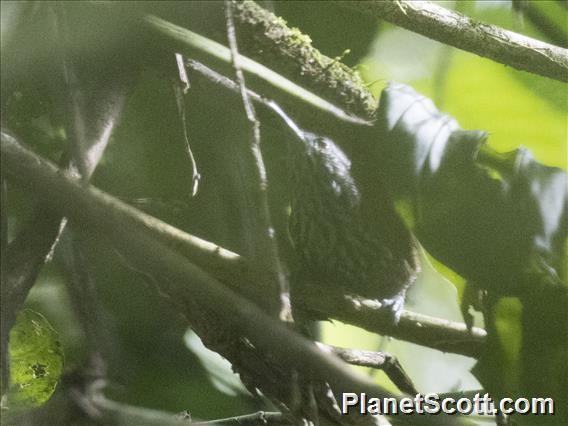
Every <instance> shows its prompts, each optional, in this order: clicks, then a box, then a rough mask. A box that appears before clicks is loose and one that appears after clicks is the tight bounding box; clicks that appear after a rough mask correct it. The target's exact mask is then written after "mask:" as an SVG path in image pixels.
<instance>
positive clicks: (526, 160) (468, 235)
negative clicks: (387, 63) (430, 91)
mask: <svg viewBox="0 0 568 426" xmlns="http://www.w3.org/2000/svg"><path fill="white" fill-rule="evenodd" d="M379 111H380V113H379V121H378V128H379V132H380V134H379V137H380V139H379V140H381V142H382V143H381V145H380V146H379V150H380V155H381V160H383V163H382V164H383V165H384V168H385V170H384V173H385V179H387V180H390V182H389V183H390V187H391V188H393V190H395V191H396V193H395V194H394V195H395V198H397V201H398V203H399V204H404V205H405V206H406V213H407V215H408V214H410V216H411V218H410V220H408V221H407V222H408V223H410V224H412V225H413V228H414V231H415V233H416V235H417V236H418V238H419V240H420V242H421V243H422V244H423V246H424V247H425V248H426V250H428V251H429V253H430V254H431V255H432V256H434V257H435V258H436V259H437V260H438V261H439V262H441V263H443V264H444V265H445V266H446V267H449V268H451V269H452V270H453V271H455V272H456V273H458V274H459V275H460V276H461V277H464V278H465V279H466V280H468V281H470V282H474V283H475V284H476V285H477V286H478V287H479V288H481V289H483V290H485V291H486V292H487V293H488V297H486V298H485V302H486V303H485V304H484V311H485V315H486V316H485V321H486V327H487V331H488V341H487V346H486V351H485V353H484V354H483V356H482V357H481V359H480V361H479V364H478V365H477V366H476V368H475V371H474V373H475V374H476V376H477V377H478V379H479V380H480V381H481V383H482V384H483V386H484V387H485V388H486V389H487V391H489V392H490V393H492V394H493V395H494V396H495V397H515V396H525V397H526V396H530V397H533V396H534V397H552V398H554V399H555V401H556V404H557V414H558V415H557V416H556V421H557V420H558V418H563V419H565V418H566V416H567V414H568V409H567V408H568V404H567V400H566V395H568V379H567V377H568V374H567V373H568V371H567V367H566V366H567V365H568V316H567V315H566V312H567V311H568V286H567V285H566V282H563V281H562V278H563V277H564V278H565V276H566V264H565V259H566V240H567V233H568V208H567V207H568V179H567V176H566V172H564V171H563V170H561V169H559V168H555V167H548V166H545V165H543V164H541V163H539V162H537V161H536V160H535V159H534V158H533V156H532V154H531V153H530V152H529V151H528V150H526V149H524V148H518V149H516V150H515V151H512V152H508V153H504V154H501V153H497V152H495V151H493V150H492V149H490V148H488V147H487V146H485V142H486V138H487V136H486V134H485V133H484V132H481V131H464V130H462V129H461V128H460V127H459V125H458V123H457V122H456V121H455V120H454V119H453V118H452V117H450V116H448V115H445V114H442V113H440V112H439V111H438V110H437V109H436V108H435V106H434V104H433V103H432V101H431V100H430V99H428V98H426V97H424V96H422V95H420V94H418V93H416V92H415V91H414V90H413V89H411V88H410V87H408V86H404V85H401V84H391V85H389V86H388V87H387V88H386V89H385V90H384V92H383V94H382V97H381V107H380V110H379ZM540 420H542V419H540ZM545 420H546V419H545Z"/></svg>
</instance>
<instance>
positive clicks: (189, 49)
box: [143, 15, 372, 125]
mask: <svg viewBox="0 0 568 426" xmlns="http://www.w3.org/2000/svg"><path fill="white" fill-rule="evenodd" d="M143 23H144V24H145V25H146V27H147V28H148V29H149V31H150V32H151V33H154V34H157V35H159V36H161V37H163V38H165V39H166V40H167V41H169V43H170V44H172V45H175V47H176V49H178V50H180V51H183V53H184V54H186V56H188V57H193V58H197V59H200V58H205V59H207V61H208V62H209V61H218V62H221V63H223V64H230V63H231V52H230V50H229V49H227V48H226V47H225V46H223V45H222V44H220V43H217V42H215V41H213V40H211V39H208V38H207V37H203V36H202V35H199V34H197V33H194V32H193V31H190V30H188V29H186V28H183V27H180V26H178V25H175V24H173V23H171V22H169V21H166V20H164V19H162V18H159V17H157V16H154V15H148V16H145V17H144V18H143ZM239 58H240V65H241V68H242V69H243V70H244V71H246V72H247V74H249V75H252V76H254V77H255V78H256V79H257V80H261V81H264V82H265V83H268V84H269V85H270V86H272V87H273V88H276V89H277V90H278V91H279V93H281V94H282V95H285V96H288V97H289V98H290V99H292V100H294V101H295V102H296V105H297V104H298V102H301V103H303V104H306V105H309V106H310V107H313V110H314V111H317V112H319V113H321V114H322V116H323V117H325V118H326V119H327V118H329V117H330V116H332V117H334V118H336V119H337V120H339V121H342V122H344V123H349V124H355V125H369V121H368V120H365V119H362V118H360V117H357V116H354V115H353V114H349V113H347V112H346V111H345V110H343V109H342V108H339V107H338V106H336V105H334V104H332V103H331V102H328V101H326V100H325V99H322V98H321V97H319V96H317V95H316V94H314V93H312V92H310V91H308V90H306V89H304V88H303V87H301V86H299V85H297V84H295V83H293V82H292V81H290V80H288V79H286V78H284V77H283V76H281V75H280V74H278V73H276V72H274V71H272V70H271V69H270V68H268V67H266V66H264V65H262V64H260V63H258V62H256V61H253V60H252V59H250V58H247V57H246V56H243V55H240V56H239ZM369 115H372V112H369Z"/></svg>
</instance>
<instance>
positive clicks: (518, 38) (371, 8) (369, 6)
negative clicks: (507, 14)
mask: <svg viewBox="0 0 568 426" xmlns="http://www.w3.org/2000/svg"><path fill="white" fill-rule="evenodd" d="M341 4H342V5H345V6H346V7H350V8H354V9H357V10H360V11H361V12H363V13H365V14H367V15H369V16H372V17H374V18H380V19H383V20H385V21H387V22H390V23H392V24H395V25H398V26H400V27H403V28H406V29H407V30H410V31H413V32H415V33H418V34H421V35H423V36H425V37H428V38H431V39H433V40H436V41H439V42H441V43H444V44H448V45H450V46H454V47H457V48H458V49H462V50H465V51H467V52H471V53H475V54H476V55H479V56H483V57H484V58H488V59H491V60H493V61H495V62H499V63H500V64H503V65H507V66H510V67H513V68H516V69H518V70H522V71H528V72H530V73H533V74H537V75H541V76H544V77H548V78H552V79H554V80H559V81H564V82H568V50H567V49H563V48H561V47H557V46H554V45H552V44H548V43H545V42H542V41H539V40H535V39H532V38H530V37H527V36H524V35H522V34H518V33H515V32H513V31H508V30H505V29H503V28H500V27H498V26H496V25H490V24H485V23H482V22H479V21H476V20H474V19H471V18H469V17H467V16H465V15H462V14H460V13H457V12H454V11H451V10H448V9H445V8H443V7H441V6H438V5H437V4H433V3H430V2H427V1H420V2H411V1H403V0H396V1H376V0H374V1H357V2H341Z"/></svg>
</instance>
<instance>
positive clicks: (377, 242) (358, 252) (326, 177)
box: [289, 132, 420, 324]
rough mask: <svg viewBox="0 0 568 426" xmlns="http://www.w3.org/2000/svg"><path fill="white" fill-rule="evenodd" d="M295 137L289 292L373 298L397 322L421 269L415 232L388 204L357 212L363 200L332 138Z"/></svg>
mask: <svg viewBox="0 0 568 426" xmlns="http://www.w3.org/2000/svg"><path fill="white" fill-rule="evenodd" d="M301 142H302V143H301V144H300V146H299V147H298V145H297V144H296V145H295V146H294V147H293V149H292V161H291V168H292V177H291V187H292V194H291V214H290V219H289V232H290V237H291V239H292V242H293V245H294V248H295V252H296V255H297V257H298V261H299V268H300V271H299V272H298V273H297V274H296V275H297V276H299V277H301V280H300V281H301V282H295V280H294V279H293V280H292V294H294V286H296V285H310V286H313V287H314V288H317V289H318V290H319V289H320V288H321V290H324V291H333V292H340V293H341V294H345V295H351V296H355V297H356V296H359V297H363V298H368V299H376V300H379V301H380V302H381V304H382V305H383V306H384V307H385V309H388V311H389V313H390V314H391V315H392V319H393V322H394V324H397V323H398V321H399V319H400V314H401V312H402V308H403V306H404V301H405V297H406V291H407V289H408V287H409V286H410V285H411V284H412V283H413V282H414V281H415V279H416V275H417V273H418V271H419V269H420V267H419V262H418V256H417V248H416V242H415V239H414V237H413V236H412V234H411V233H410V232H409V231H408V229H407V228H406V227H405V226H404V224H403V222H402V220H401V219H400V217H399V216H398V215H397V214H396V212H395V210H394V204H393V203H392V202H389V203H388V204H387V205H381V209H380V210H381V211H380V212H374V213H372V214H368V212H363V209H364V208H367V207H368V205H366V204H365V203H364V201H365V200H364V199H363V195H362V194H361V192H360V189H359V187H358V185H357V182H356V181H355V179H354V178H353V176H352V173H351V161H350V160H349V158H348V157H347V156H346V155H345V153H344V152H343V151H342V150H341V149H340V148H339V147H338V146H337V145H336V144H335V143H334V142H333V141H332V140H331V139H329V138H326V137H322V136H318V135H315V134H313V133H308V132H304V137H303V138H302V141H301ZM387 199H388V198H387ZM383 204H385V203H383Z"/></svg>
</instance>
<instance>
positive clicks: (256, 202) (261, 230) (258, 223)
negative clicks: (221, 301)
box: [225, 0, 289, 318]
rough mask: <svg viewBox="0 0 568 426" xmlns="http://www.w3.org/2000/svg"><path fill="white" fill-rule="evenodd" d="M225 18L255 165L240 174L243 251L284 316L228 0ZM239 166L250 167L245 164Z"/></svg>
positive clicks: (255, 134) (252, 117)
mask: <svg viewBox="0 0 568 426" xmlns="http://www.w3.org/2000/svg"><path fill="white" fill-rule="evenodd" d="M225 19H226V21H227V39H228V42H229V47H230V51H231V62H232V64H233V68H234V70H235V76H236V78H237V82H238V85H239V92H240V95H241V99H242V103H243V108H244V112H245V115H246V118H247V121H248V132H249V146H248V147H247V148H248V149H246V150H245V152H246V153H247V154H248V155H247V154H245V156H247V157H249V158H250V160H251V162H252V163H253V164H254V166H255V170H250V171H249V172H248V173H247V172H246V171H244V174H245V175H247V176H246V177H245V179H244V180H251V181H252V182H253V185H251V186H249V185H244V189H243V190H244V194H243V197H244V198H245V200H246V204H247V205H245V206H244V208H245V210H246V211H247V214H245V215H244V218H243V219H244V222H245V224H247V225H249V226H248V228H249V229H245V235H244V239H245V241H247V242H248V244H246V246H247V247H248V253H247V254H248V255H250V256H251V259H250V261H251V262H252V264H253V265H255V267H256V269H257V271H258V273H260V274H262V275H263V276H266V279H263V280H261V282H262V283H263V287H262V288H260V289H259V291H260V292H262V293H264V294H265V295H266V297H265V298H263V299H265V305H266V307H267V308H268V309H269V312H271V313H274V314H278V313H279V314H280V316H281V317H282V318H286V317H288V316H289V313H287V312H286V311H287V309H286V308H285V307H284V306H285V305H284V303H283V302H284V298H283V294H284V292H285V291H286V287H287V285H286V280H285V275H284V271H283V269H282V265H281V264H280V258H279V256H278V247H277V245H276V240H275V236H274V232H272V229H273V227H272V220H271V218H270V211H269V207H268V180H267V175H266V167H265V165H264V159H263V158H262V151H261V147H260V143H261V138H260V121H259V120H258V118H257V116H256V112H255V109H254V106H253V104H252V102H251V100H250V99H249V95H248V90H247V88H246V83H245V76H244V74H243V70H242V69H241V64H240V62H241V58H240V55H239V52H238V47H237V35H236V31H235V21H234V16H233V4H232V3H231V1H229V0H226V1H225ZM243 168H246V169H247V170H248V169H250V167H246V165H245V166H244V167H243ZM246 178H249V179H246ZM288 310H289V309H288Z"/></svg>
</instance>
